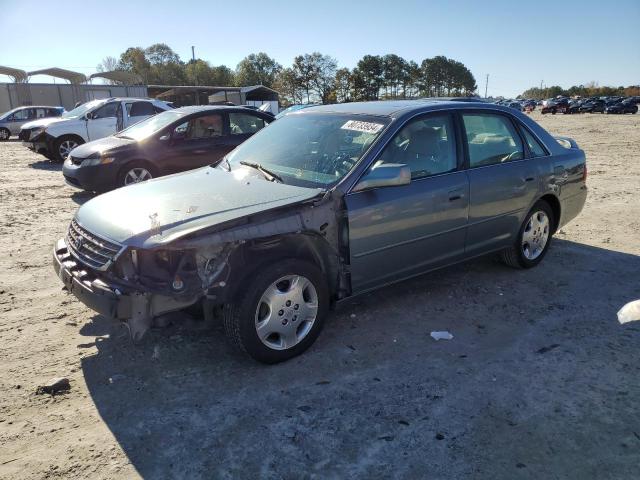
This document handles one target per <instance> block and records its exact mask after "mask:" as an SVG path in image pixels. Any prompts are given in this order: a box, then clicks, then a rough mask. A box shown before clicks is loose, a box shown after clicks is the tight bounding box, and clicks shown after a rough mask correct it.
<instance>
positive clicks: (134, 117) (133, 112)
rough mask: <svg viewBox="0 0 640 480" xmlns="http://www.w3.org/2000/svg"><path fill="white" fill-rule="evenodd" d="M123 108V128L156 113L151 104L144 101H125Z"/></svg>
mask: <svg viewBox="0 0 640 480" xmlns="http://www.w3.org/2000/svg"><path fill="white" fill-rule="evenodd" d="M125 109H126V114H125V122H124V127H125V128H126V127H129V126H131V125H133V124H134V123H138V122H141V121H142V120H145V119H147V118H149V117H151V116H153V115H155V114H156V112H155V110H154V108H153V104H152V103H151V102H145V101H137V102H126V103H125Z"/></svg>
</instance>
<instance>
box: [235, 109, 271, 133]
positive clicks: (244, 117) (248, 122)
mask: <svg viewBox="0 0 640 480" xmlns="http://www.w3.org/2000/svg"><path fill="white" fill-rule="evenodd" d="M265 125H266V123H265V121H264V120H263V119H261V118H260V117H257V116H255V115H249V114H246V113H230V114H229V127H230V129H231V134H232V135H242V134H246V133H256V132H257V131H258V130H261V129H262V128H264V127H265Z"/></svg>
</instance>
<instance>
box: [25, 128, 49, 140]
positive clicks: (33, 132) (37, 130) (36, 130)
mask: <svg viewBox="0 0 640 480" xmlns="http://www.w3.org/2000/svg"><path fill="white" fill-rule="evenodd" d="M46 130H47V127H38V128H34V129H33V130H31V134H30V135H29V140H31V139H33V138H36V137H37V136H39V135H42V134H43V133H44V132H45V131H46Z"/></svg>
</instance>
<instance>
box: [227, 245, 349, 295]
mask: <svg viewBox="0 0 640 480" xmlns="http://www.w3.org/2000/svg"><path fill="white" fill-rule="evenodd" d="M292 258H295V259H298V260H302V261H306V262H309V263H311V264H312V265H315V266H316V267H317V268H319V269H320V270H321V271H322V273H323V274H324V276H325V278H326V279H327V284H328V287H329V292H331V294H332V295H333V294H334V293H335V292H336V291H337V286H338V283H339V282H338V258H337V256H336V255H335V254H332V251H331V247H330V246H329V244H328V243H327V241H326V240H325V239H324V238H322V237H321V236H319V235H317V234H314V233H298V234H291V235H281V236H278V237H271V238H265V239H259V240H255V241H252V242H247V243H246V244H245V245H243V246H242V247H241V248H239V249H237V250H236V251H235V252H234V253H233V254H232V255H231V256H230V257H229V260H228V264H229V266H230V277H229V282H228V286H229V287H230V288H231V291H229V290H227V292H225V297H226V298H233V297H235V295H236V294H237V293H239V292H240V291H242V285H243V284H244V282H245V281H246V280H247V278H251V277H253V276H255V274H256V273H257V272H258V271H259V270H260V269H261V268H263V267H265V266H267V265H269V264H272V263H276V262H278V261H282V260H285V259H287V260H289V259H292ZM248 266H250V268H247V267H248Z"/></svg>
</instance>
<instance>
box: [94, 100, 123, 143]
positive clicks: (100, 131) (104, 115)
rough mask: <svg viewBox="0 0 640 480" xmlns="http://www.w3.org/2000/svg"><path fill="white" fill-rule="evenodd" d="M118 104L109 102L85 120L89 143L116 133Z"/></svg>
mask: <svg viewBox="0 0 640 480" xmlns="http://www.w3.org/2000/svg"><path fill="white" fill-rule="evenodd" d="M119 104H120V102H109V103H107V104H105V105H103V106H102V107H100V108H98V109H96V110H94V111H93V112H91V113H90V115H89V116H88V120H87V135H88V137H89V141H91V140H97V139H99V138H104V137H108V136H109V135H113V134H115V133H116V128H117V123H118V120H117V116H118V106H119Z"/></svg>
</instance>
